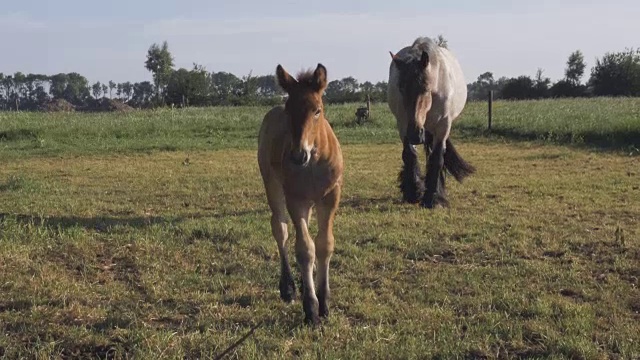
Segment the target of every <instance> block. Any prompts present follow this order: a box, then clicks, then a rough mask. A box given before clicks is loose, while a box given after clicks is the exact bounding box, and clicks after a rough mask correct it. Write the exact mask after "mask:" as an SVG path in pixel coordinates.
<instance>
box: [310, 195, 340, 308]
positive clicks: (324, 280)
mask: <svg viewBox="0 0 640 360" xmlns="http://www.w3.org/2000/svg"><path fill="white" fill-rule="evenodd" d="M340 191H341V190H340V187H339V186H337V187H335V188H334V189H333V190H332V191H331V192H330V193H329V194H327V195H326V196H325V197H324V199H322V201H321V202H320V203H319V204H317V208H318V236H317V237H316V240H315V245H316V257H317V260H318V272H317V273H316V283H317V285H318V303H319V308H320V316H321V317H327V316H329V262H330V261H331V255H332V254H333V218H334V216H335V213H336V210H337V209H338V203H339V202H340Z"/></svg>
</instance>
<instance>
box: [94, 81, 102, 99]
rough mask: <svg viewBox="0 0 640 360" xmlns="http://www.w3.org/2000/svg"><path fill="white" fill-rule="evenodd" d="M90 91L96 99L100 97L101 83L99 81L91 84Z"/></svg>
mask: <svg viewBox="0 0 640 360" xmlns="http://www.w3.org/2000/svg"><path fill="white" fill-rule="evenodd" d="M91 92H92V93H93V97H94V98H96V99H99V98H100V95H101V94H102V84H100V81H98V82H96V83H95V84H93V85H91Z"/></svg>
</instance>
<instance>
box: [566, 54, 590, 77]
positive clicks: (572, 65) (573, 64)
mask: <svg viewBox="0 0 640 360" xmlns="http://www.w3.org/2000/svg"><path fill="white" fill-rule="evenodd" d="M586 67H587V65H586V64H585V62H584V55H582V52H581V51H580V50H576V51H574V52H572V53H571V55H569V59H568V60H567V68H566V69H565V71H564V75H565V77H566V78H567V80H569V81H570V82H572V83H573V84H574V85H579V84H580V79H582V76H583V75H584V69H585V68H586Z"/></svg>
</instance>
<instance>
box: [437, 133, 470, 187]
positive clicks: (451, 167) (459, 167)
mask: <svg viewBox="0 0 640 360" xmlns="http://www.w3.org/2000/svg"><path fill="white" fill-rule="evenodd" d="M444 167H445V168H446V169H447V170H448V171H449V172H450V173H451V175H453V177H454V178H456V180H458V182H462V180H464V178H466V177H467V176H469V175H471V174H473V173H474V172H476V168H474V167H473V165H471V164H469V163H468V162H466V161H464V159H463V158H462V157H461V156H460V154H458V152H457V151H456V148H455V147H454V146H453V143H452V142H451V140H449V139H447V150H446V151H445V152H444Z"/></svg>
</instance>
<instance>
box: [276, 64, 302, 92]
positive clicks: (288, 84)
mask: <svg viewBox="0 0 640 360" xmlns="http://www.w3.org/2000/svg"><path fill="white" fill-rule="evenodd" d="M276 77H277V78H278V84H279V85H280V87H282V89H284V91H286V92H287V93H289V92H290V91H291V90H293V87H294V86H295V85H296V84H297V83H298V81H297V80H296V79H294V78H293V76H291V75H289V73H288V72H287V71H286V70H285V69H284V68H283V67H282V65H280V64H278V67H277V68H276Z"/></svg>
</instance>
